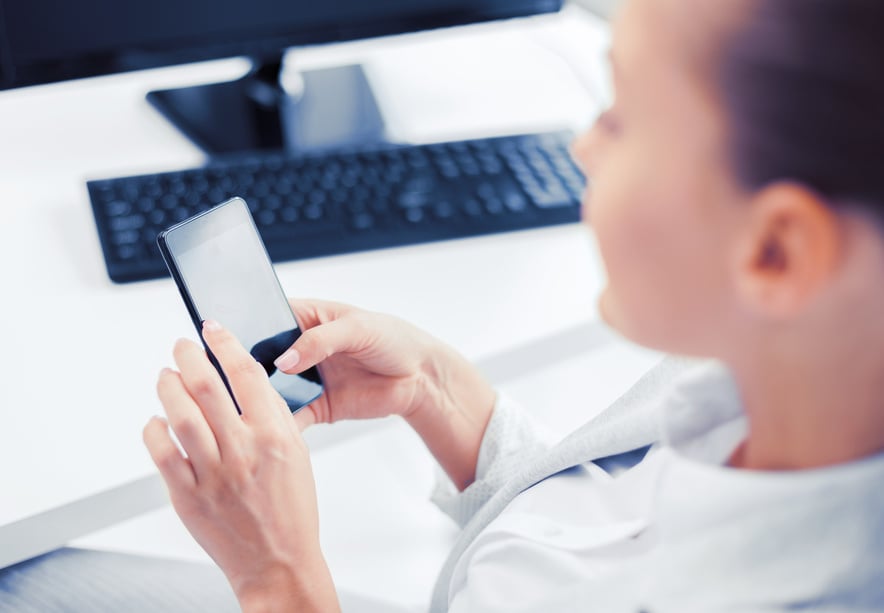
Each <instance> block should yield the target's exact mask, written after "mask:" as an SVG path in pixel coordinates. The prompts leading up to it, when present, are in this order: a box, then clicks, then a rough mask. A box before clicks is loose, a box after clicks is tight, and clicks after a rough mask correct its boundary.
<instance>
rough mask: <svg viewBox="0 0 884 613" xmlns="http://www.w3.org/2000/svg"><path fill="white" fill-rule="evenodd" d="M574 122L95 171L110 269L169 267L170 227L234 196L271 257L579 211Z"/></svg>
mask: <svg viewBox="0 0 884 613" xmlns="http://www.w3.org/2000/svg"><path fill="white" fill-rule="evenodd" d="M570 140H571V135H570V134H569V133H565V132H548V133H541V134H520V135H515V136H505V137H498V138H485V139H471V140H465V141H457V142H445V143H434V144H428V145H406V146H389V145H387V146H383V147H377V148H373V149H364V150H347V151H336V152H331V153H329V152H323V153H321V154H309V155H299V156H291V155H285V154H280V153H259V154H253V155H246V156H240V157H237V158H230V159H221V160H213V161H211V162H209V163H208V164H207V165H206V166H203V167H201V168H193V169H190V170H181V171H176V172H162V173H158V174H150V175H141V176H132V177H121V178H114V179H106V180H95V181H89V182H88V183H87V186H88V189H89V197H90V199H91V201H92V211H93V213H94V216H95V223H96V226H97V229H98V237H99V240H100V241H101V246H102V250H103V253H104V259H105V263H106V265H107V271H108V275H109V276H110V278H111V280H113V281H115V282H117V283H126V282H130V281H139V280H144V279H152V278H158V277H163V276H167V275H168V272H167V270H166V266H165V264H164V263H163V259H162V256H161V255H160V252H159V249H158V248H157V245H156V237H157V234H159V232H160V231H161V230H163V229H165V228H167V227H169V226H171V225H173V224H175V223H177V222H179V221H182V220H184V219H186V218H188V217H190V216H192V215H194V214H196V213H198V212H200V211H203V210H206V209H208V208H209V207H211V206H213V205H215V204H219V203H221V202H223V201H224V200H227V199H228V198H230V197H232V196H240V197H242V198H243V199H244V200H245V201H246V202H247V203H248V205H249V208H250V209H251V211H252V216H253V217H254V219H255V224H256V225H257V227H258V231H259V232H260V234H261V236H262V238H263V239H264V243H265V245H266V246H267V251H268V253H269V254H270V258H271V259H272V260H273V261H274V262H282V261H287V260H297V259H303V258H312V257H317V256H325V255H332V254H340V253H350V252H355V251H362V250H368V249H377V248H384V247H395V246H400V245H409V244H415V243H425V242H430V241H438V240H448V239H456V238H463V237H469V236H477V235H482V234H492V233H497V232H508V231H514V230H523V229H528V228H537V227H541V226H549V225H553V224H562V223H571V222H575V221H577V220H578V219H579V216H580V194H581V192H582V191H583V186H584V179H583V177H582V175H581V174H580V172H579V170H578V169H577V167H576V166H575V165H574V163H573V162H572V160H571V158H570V156H569V154H568V144H569V142H570Z"/></svg>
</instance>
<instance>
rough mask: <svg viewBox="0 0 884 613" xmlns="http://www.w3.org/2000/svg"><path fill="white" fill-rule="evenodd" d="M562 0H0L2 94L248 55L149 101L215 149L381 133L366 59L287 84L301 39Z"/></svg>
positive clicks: (355, 35) (477, 17) (501, 14)
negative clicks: (238, 67) (239, 66)
mask: <svg viewBox="0 0 884 613" xmlns="http://www.w3.org/2000/svg"><path fill="white" fill-rule="evenodd" d="M562 2H563V0H151V1H150V2H146V1H143V0H142V1H120V0H77V1H75V2H58V1H57V0H0V90H3V89H10V88H17V87H26V86H31V85H37V84H43V83H50V82H55V81H62V80H67V79H78V78H83V77H91V76H98V75H105V74H112V73H119V72H126V71H132V70H140V69H146V68H156V67H160V66H168V65H173V64H181V63H187V62H194V61H200V60H209V59H217V58H227V57H235V56H246V57H248V58H249V59H250V60H251V62H252V69H251V71H249V73H248V74H247V75H245V76H244V77H242V78H241V79H238V80H236V81H231V82H227V83H216V84H211V85H202V86H195V87H187V88H182V89H177V90H165V91H156V92H151V93H150V94H148V99H149V100H150V102H151V103H152V104H153V105H154V106H155V107H156V108H157V109H159V110H160V111H161V112H162V113H163V114H164V115H165V116H166V117H167V118H169V119H170V120H171V121H172V122H173V123H174V124H175V125H176V126H177V127H178V128H179V129H180V130H181V131H182V132H184V133H185V134H186V135H187V136H188V137H190V138H191V139H192V140H193V141H194V142H195V143H196V144H197V145H198V146H200V147H201V148H202V149H203V150H204V151H206V153H208V154H209V155H219V154H229V153H236V152H241V151H250V150H259V149H260V150H264V149H281V148H288V149H314V148H322V147H340V146H345V145H351V144H363V143H367V142H371V141H377V140H382V139H383V122H382V119H381V116H380V113H379V111H378V109H377V106H376V104H375V102H374V97H373V96H372V94H371V90H370V88H369V86H368V82H367V80H366V78H365V76H364V74H363V72H362V70H361V69H360V67H358V66H344V67H339V68H334V69H329V70H323V71H317V72H310V73H305V74H303V84H304V87H303V89H302V91H300V92H297V93H296V94H295V95H292V93H291V92H289V91H285V90H284V89H283V88H282V87H281V85H280V71H281V68H282V60H283V55H284V53H285V52H286V50H288V49H289V48H291V47H293V46H303V45H312V44H320V43H330V42H337V41H347V40H354V39H359V38H367V37H376V36H384V35H391V34H396V33H404V32H414V31H419V30H427V29H435V28H442V27H447V26H455V25H463V24H468V23H475V22H483V21H490V20H497V19H505V18H512V17H519V16H526V15H531V14H537V13H545V12H554V11H557V10H559V9H560V8H561V5H562Z"/></svg>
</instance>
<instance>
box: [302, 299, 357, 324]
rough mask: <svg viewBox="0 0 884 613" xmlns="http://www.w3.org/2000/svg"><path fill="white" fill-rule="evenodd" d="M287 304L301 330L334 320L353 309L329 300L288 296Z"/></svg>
mask: <svg viewBox="0 0 884 613" xmlns="http://www.w3.org/2000/svg"><path fill="white" fill-rule="evenodd" d="M289 306H290V307H291V308H292V311H293V312H294V313H295V318H296V319H297V320H298V325H299V326H300V327H301V329H302V330H307V329H309V328H313V327H314V326H318V325H320V324H324V323H328V322H330V321H334V320H335V319H339V318H341V317H342V316H344V315H345V314H346V313H347V312H349V311H351V310H353V307H351V306H350V305H347V304H344V303H343V302H333V301H331V300H308V299H299V298H289Z"/></svg>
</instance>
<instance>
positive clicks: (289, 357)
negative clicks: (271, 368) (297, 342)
mask: <svg viewBox="0 0 884 613" xmlns="http://www.w3.org/2000/svg"><path fill="white" fill-rule="evenodd" d="M300 359H301V354H299V353H298V351H297V349H289V350H288V351H286V352H285V353H283V354H282V355H281V356H279V357H278V358H276V359H275V360H274V361H273V363H274V364H275V365H276V367H277V368H278V369H279V370H291V369H292V368H294V367H295V366H297V365H298V361H299V360H300Z"/></svg>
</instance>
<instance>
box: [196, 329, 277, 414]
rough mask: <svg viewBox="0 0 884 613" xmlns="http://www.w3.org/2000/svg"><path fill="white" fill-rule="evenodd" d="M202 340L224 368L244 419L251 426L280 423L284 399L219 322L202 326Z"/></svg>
mask: <svg viewBox="0 0 884 613" xmlns="http://www.w3.org/2000/svg"><path fill="white" fill-rule="evenodd" d="M203 339H205V341H206V344H207V345H208V346H209V349H211V350H212V353H213V354H214V356H215V358H216V359H217V360H218V363H219V364H220V365H221V370H223V371H224V374H225V376H226V377H227V382H228V383H229V384H230V389H231V390H233V396H234V398H236V402H237V404H238V405H239V408H240V410H241V411H242V415H243V418H244V419H245V420H246V421H247V422H250V423H252V424H270V423H273V424H276V423H279V422H280V421H281V417H282V411H280V403H281V402H282V399H281V398H280V397H279V394H278V393H277V392H276V390H274V389H273V387H272V386H271V385H270V381H269V379H268V378H267V372H266V371H265V370H264V367H263V366H261V365H260V364H259V363H258V362H257V360H255V358H254V357H252V355H251V354H250V353H249V352H248V351H246V350H245V348H244V347H243V346H242V344H240V342H239V341H238V340H237V339H236V337H235V336H233V334H232V333H231V332H230V331H229V330H227V329H225V328H223V327H221V324H219V323H218V322H216V321H213V320H207V321H205V322H204V323H203Z"/></svg>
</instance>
